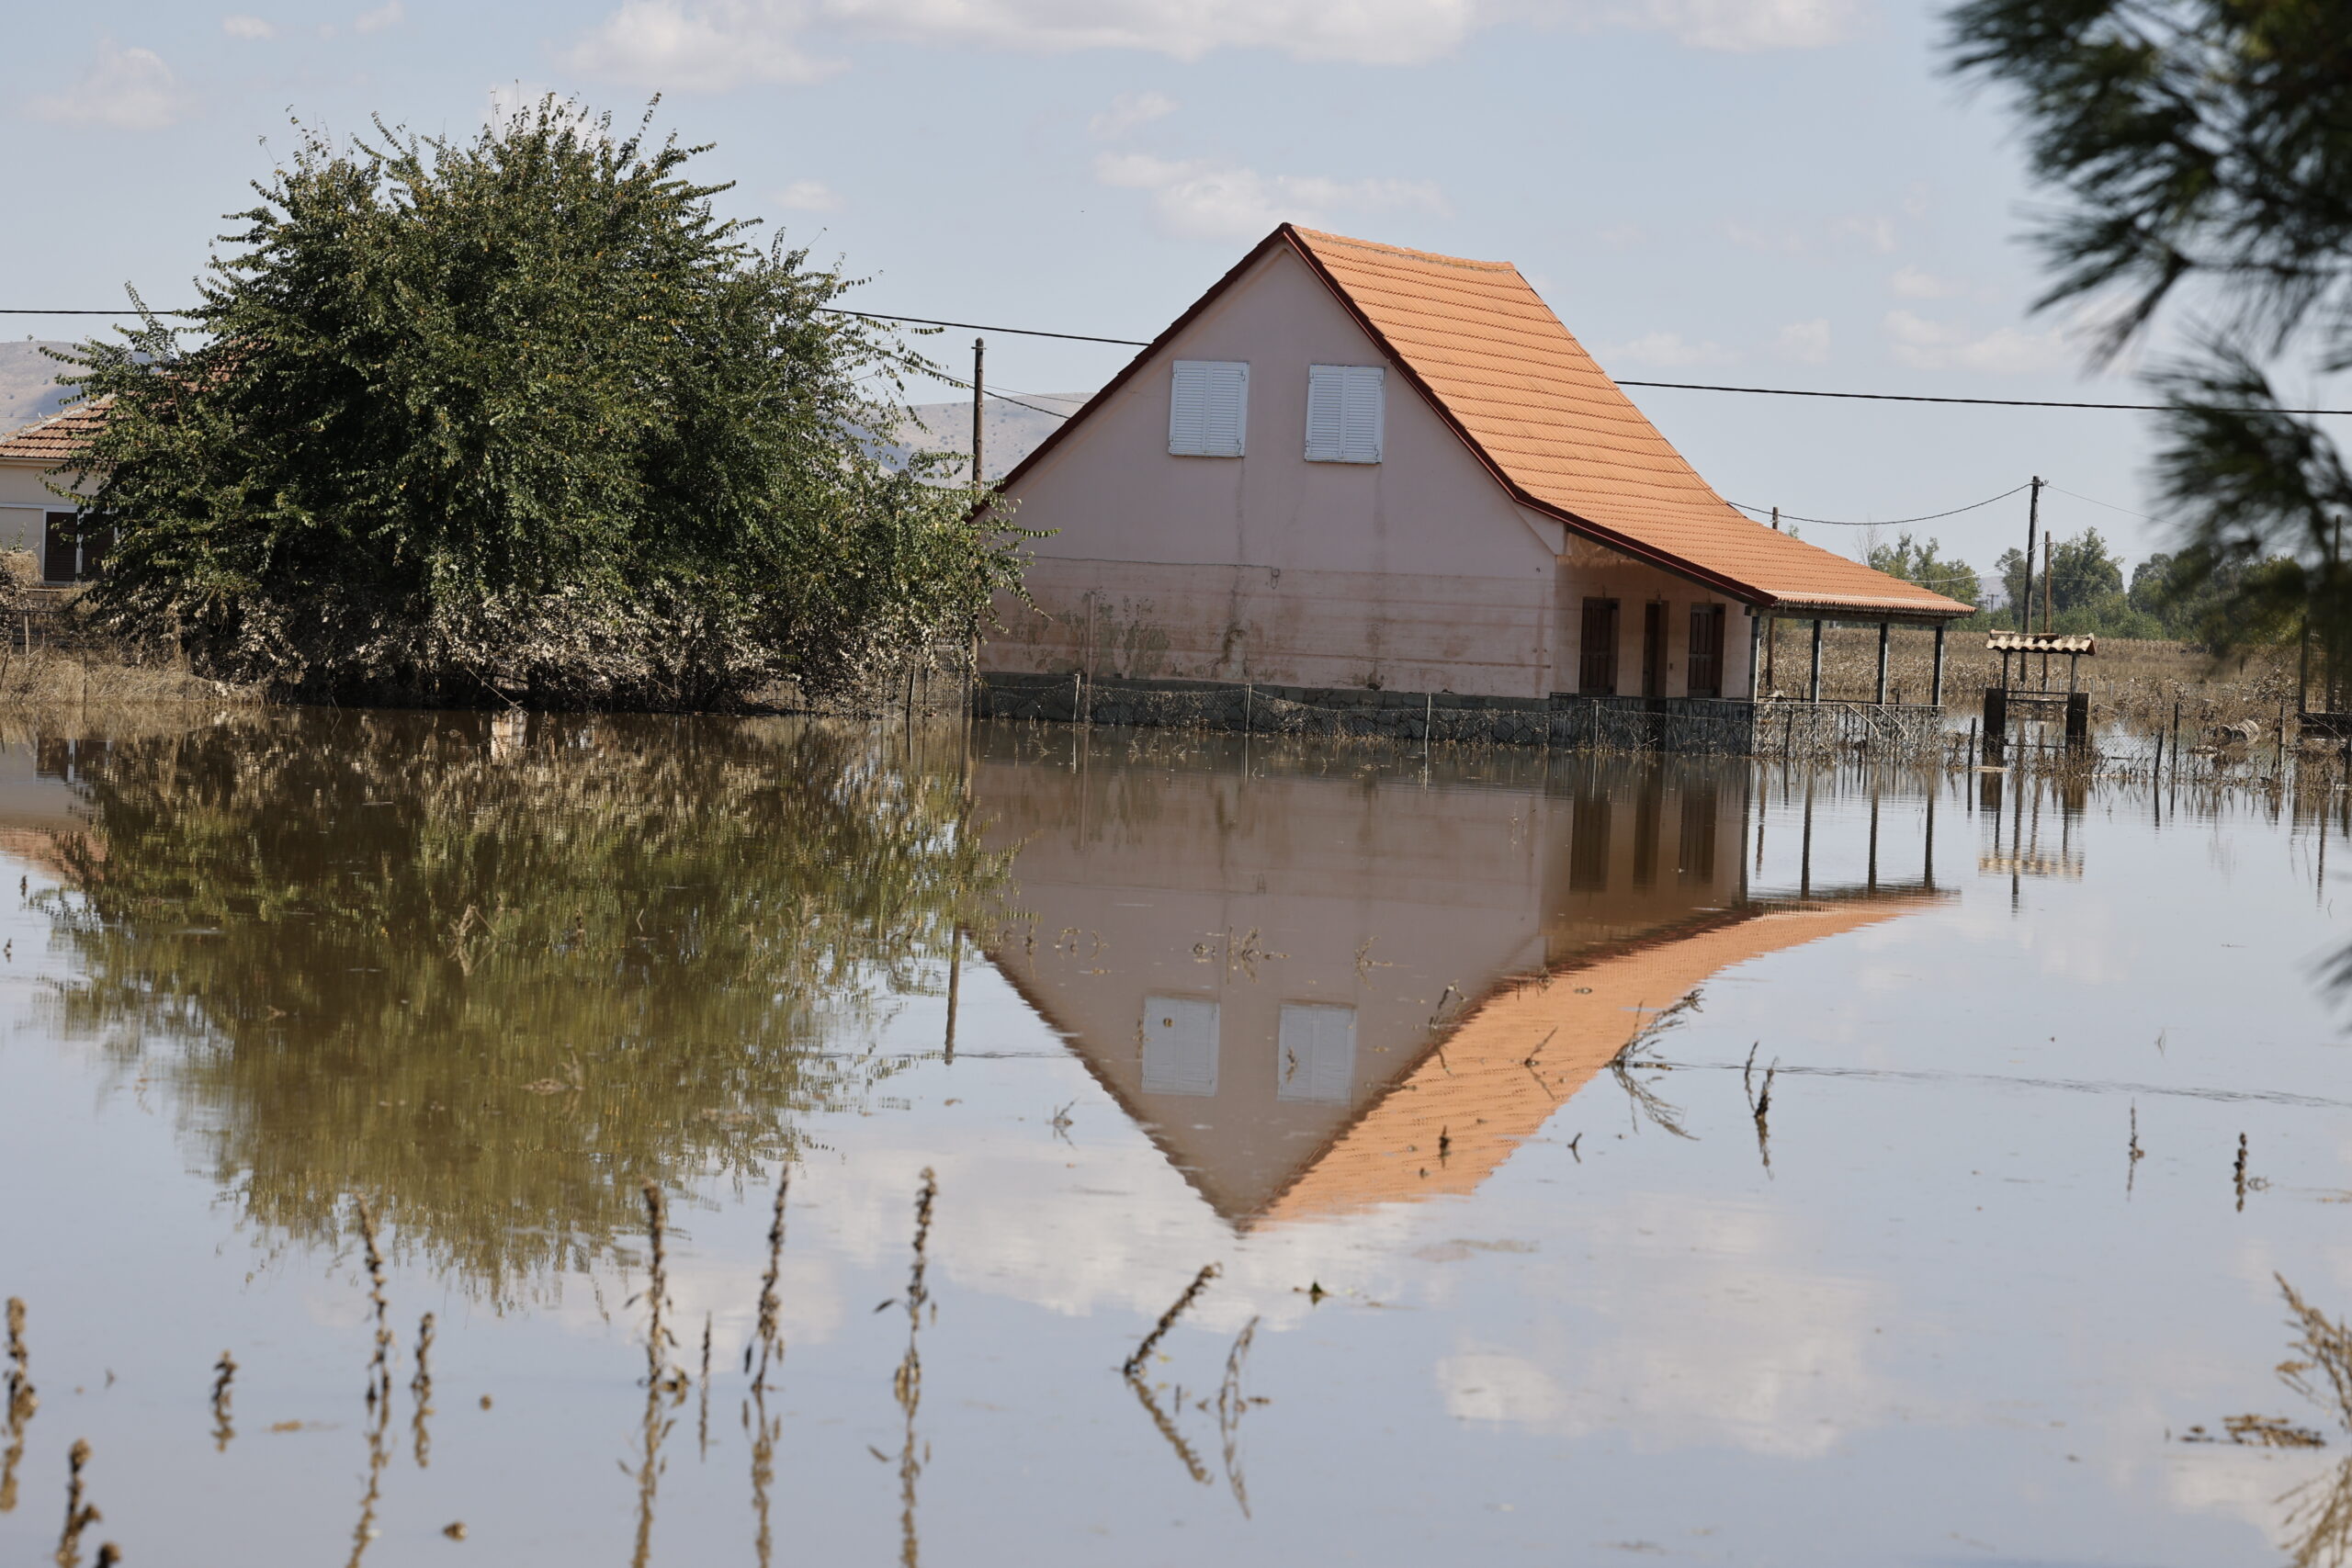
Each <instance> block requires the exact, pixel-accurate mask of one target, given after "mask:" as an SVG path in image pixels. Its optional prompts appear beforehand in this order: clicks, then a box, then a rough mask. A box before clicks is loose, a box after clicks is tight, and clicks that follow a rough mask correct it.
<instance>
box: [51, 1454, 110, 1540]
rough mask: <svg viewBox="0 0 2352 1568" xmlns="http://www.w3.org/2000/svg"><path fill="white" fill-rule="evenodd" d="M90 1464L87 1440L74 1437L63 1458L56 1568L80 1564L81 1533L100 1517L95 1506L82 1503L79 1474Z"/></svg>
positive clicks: (80, 1477)
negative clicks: (62, 1518) (62, 1502)
mask: <svg viewBox="0 0 2352 1568" xmlns="http://www.w3.org/2000/svg"><path fill="white" fill-rule="evenodd" d="M89 1462H90V1445H89V1442H88V1440H87V1439H86V1438H74V1447H73V1448H72V1449H71V1450H68V1451H67V1453H66V1455H65V1528H64V1529H62V1530H60V1531H58V1534H57V1568H75V1565H76V1564H78V1563H79V1562H81V1561H82V1532H83V1531H84V1530H85V1529H89V1528H90V1527H91V1526H92V1525H94V1524H96V1523H97V1522H98V1519H99V1517H100V1515H99V1513H98V1510H97V1509H96V1506H93V1505H91V1504H89V1503H87V1502H85V1501H84V1500H83V1495H82V1494H83V1488H82V1472H83V1470H84V1469H85V1467H86V1466H87V1465H88V1464H89Z"/></svg>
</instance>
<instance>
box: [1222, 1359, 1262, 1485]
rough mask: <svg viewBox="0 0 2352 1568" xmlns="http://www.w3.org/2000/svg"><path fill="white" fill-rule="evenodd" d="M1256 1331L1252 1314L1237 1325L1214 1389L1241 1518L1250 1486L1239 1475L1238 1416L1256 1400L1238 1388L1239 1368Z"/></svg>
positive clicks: (1227, 1470)
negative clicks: (1223, 1369)
mask: <svg viewBox="0 0 2352 1568" xmlns="http://www.w3.org/2000/svg"><path fill="white" fill-rule="evenodd" d="M1257 1333H1258V1320H1257V1319H1256V1318H1254V1317H1253V1318H1251V1319H1250V1321H1249V1322H1248V1323H1245V1324H1243V1325H1241V1332H1240V1334H1239V1335H1238V1336H1237V1337H1235V1339H1234V1341H1233V1348H1232V1349H1230V1350H1228V1351H1227V1352H1226V1355H1225V1381H1224V1382H1221V1383H1219V1384H1218V1385H1217V1391H1216V1427H1217V1435H1218V1436H1219V1437H1220V1438H1223V1439H1224V1444H1225V1479H1226V1481H1227V1483H1228V1484H1230V1485H1231V1486H1232V1488H1233V1500H1234V1501H1235V1502H1236V1503H1238V1504H1239V1505H1240V1506H1241V1517H1243V1518H1245V1519H1246V1518H1248V1517H1250V1488H1249V1487H1248V1486H1247V1485H1246V1484H1244V1483H1243V1481H1242V1479H1241V1417H1242V1416H1243V1414H1244V1413H1245V1412H1247V1411H1248V1410H1249V1408H1250V1405H1251V1404H1256V1403H1258V1402H1257V1401H1255V1400H1252V1399H1250V1398H1248V1397H1246V1396H1245V1395H1244V1394H1243V1393H1242V1392H1241V1368H1242V1364H1243V1363H1244V1362H1246V1361H1248V1360H1249V1359H1250V1342H1251V1340H1252V1339H1254V1338H1255V1337H1257Z"/></svg>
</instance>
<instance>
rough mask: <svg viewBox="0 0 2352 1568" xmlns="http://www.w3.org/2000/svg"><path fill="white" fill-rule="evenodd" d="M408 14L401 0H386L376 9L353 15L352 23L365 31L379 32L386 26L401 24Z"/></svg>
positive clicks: (392, 26) (394, 26)
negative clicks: (402, 6)
mask: <svg viewBox="0 0 2352 1568" xmlns="http://www.w3.org/2000/svg"><path fill="white" fill-rule="evenodd" d="M407 14H408V13H407V12H406V11H405V10H403V9H402V8H401V0H384V3H383V4H382V5H381V6H377V7H376V8H375V9H374V10H372V11H362V12H361V13H360V14H359V15H358V16H356V17H353V18H352V21H351V25H352V26H353V27H355V28H358V29H359V30H360V31H361V32H363V33H379V32H382V31H383V30H384V29H385V28H396V27H398V26H400V24H401V17H405V16H406V15H407Z"/></svg>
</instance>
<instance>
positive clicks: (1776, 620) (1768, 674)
mask: <svg viewBox="0 0 2352 1568" xmlns="http://www.w3.org/2000/svg"><path fill="white" fill-rule="evenodd" d="M1780 531H1781V509H1780V508H1779V507H1777V506H1776V507H1774V508H1772V532H1774V533H1775V534H1777V533H1779V532H1780ZM1780 650H1781V620H1780V617H1779V616H1777V615H1775V616H1774V617H1773V618H1772V624H1771V626H1770V627H1768V628H1767V629H1766V631H1765V633H1764V689H1765V690H1766V691H1768V692H1777V691H1779V690H1780V689H1781V682H1780V676H1779V675H1778V673H1777V672H1776V671H1777V667H1778V665H1779V663H1780V660H1779V659H1778V658H1776V657H1775V656H1776V655H1777V654H1778V653H1779V652H1780Z"/></svg>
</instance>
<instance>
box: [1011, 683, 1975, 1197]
mask: <svg viewBox="0 0 2352 1568" xmlns="http://www.w3.org/2000/svg"><path fill="white" fill-rule="evenodd" d="M1057 743H1058V737H1057V742H1049V743H1048V748H1049V750H1050V749H1051V747H1052V746H1053V745H1055V744H1057ZM981 744H982V751H981V756H980V758H979V760H978V764H977V766H976V768H975V770H974V784H973V789H974V795H975V807H976V816H977V818H978V820H979V822H980V823H981V824H982V825H983V829H982V830H983V831H984V833H985V834H986V835H987V837H988V840H989V847H990V848H992V849H997V850H1012V851H1015V852H1016V853H1017V858H1016V861H1015V863H1014V867H1013V880H1014V882H1015V884H1016V885H1017V887H1018V893H1017V895H1016V902H1017V905H1018V908H1019V911H1020V914H1019V916H1018V917H1017V918H1015V919H1010V920H1008V921H1006V922H1005V923H1003V924H1001V926H1000V927H999V928H998V929H997V930H995V931H991V932H987V933H983V936H984V945H985V946H986V948H987V950H988V954H989V958H990V960H991V961H992V962H993V963H994V964H995V965H996V966H997V967H998V969H999V970H1000V971H1001V973H1002V974H1003V975H1004V976H1006V977H1007V978H1008V979H1009V980H1010V981H1011V982H1012V984H1013V985H1014V986H1015V987H1017V988H1018V989H1019V990H1020V992H1021V993H1022V995H1023V997H1024V998H1026V999H1027V1000H1028V1002H1029V1003H1030V1005H1031V1006H1033V1007H1034V1008H1035V1010H1037V1012H1038V1013H1039V1014H1040V1015H1042V1016H1043V1017H1044V1018H1045V1019H1046V1021H1047V1022H1048V1023H1050V1024H1051V1025H1052V1026H1054V1027H1055V1028H1056V1029H1057V1031H1058V1032H1060V1033H1061V1034H1062V1036H1063V1038H1064V1039H1065V1040H1067V1041H1068V1042H1069V1046H1070V1048H1071V1049H1072V1050H1073V1051H1075V1052H1077V1053H1078V1055H1080V1058H1081V1059H1082V1060H1083V1061H1084V1062H1085V1063H1086V1065H1087V1066H1088V1068H1089V1069H1090V1070H1091V1072H1092V1073H1093V1074H1094V1076H1095V1077H1097V1078H1098V1079H1099V1080H1100V1081H1101V1082H1102V1084H1103V1088H1104V1089H1107V1090H1108V1091H1109V1092H1110V1094H1111V1095H1112V1096H1113V1098H1114V1099H1115V1100H1117V1101H1118V1102H1119V1103H1120V1105H1121V1106H1122V1107H1124V1108H1125V1110H1126V1111H1127V1113H1128V1114H1129V1115H1130V1116H1132V1117H1134V1118H1135V1120H1136V1122H1138V1123H1139V1124H1140V1125H1141V1126H1142V1127H1143V1128H1144V1129H1145V1130H1146V1131H1147V1132H1148V1134H1150V1136H1151V1137H1152V1138H1153V1140H1154V1141H1155V1142H1157V1143H1158V1144H1159V1146H1160V1148H1161V1149H1162V1150H1163V1152H1165V1153H1166V1155H1167V1156H1168V1157H1169V1159H1170V1161H1171V1162H1172V1163H1174V1164H1175V1165H1176V1167H1177V1168H1179V1169H1181V1170H1182V1172H1183V1173H1184V1175H1185V1177H1186V1178H1187V1179H1189V1180H1190V1181H1191V1182H1192V1183H1193V1186H1194V1187H1195V1188H1197V1189H1198V1190H1199V1191H1200V1192H1201V1194H1202V1195H1203V1197H1204V1198H1205V1199H1206V1200H1207V1201H1208V1202H1209V1203H1210V1205H1211V1206H1212V1207H1213V1208H1214V1209H1215V1210H1216V1212H1217V1213H1219V1214H1221V1215H1222V1216H1224V1217H1225V1219H1226V1220H1227V1221H1228V1222H1229V1223H1230V1224H1233V1225H1235V1226H1236V1227H1237V1228H1239V1229H1243V1230H1247V1229H1250V1228H1252V1227H1256V1226H1260V1225H1264V1224H1275V1223H1279V1222H1282V1221H1285V1220H1292V1219H1300V1218H1307V1217H1313V1216H1322V1215H1329V1214H1335V1213H1345V1212H1348V1211H1351V1210H1354V1209H1359V1208H1363V1207H1367V1206H1370V1205H1374V1204H1378V1203H1384V1202H1390V1201H1411V1200H1416V1199H1419V1198H1422V1197H1426V1196H1428V1195H1430V1194H1433V1193H1465V1192H1468V1191H1470V1190H1473V1189H1475V1188H1476V1186H1477V1185H1478V1184H1479V1183H1480V1182H1481V1181H1482V1180H1484V1179H1485V1178H1486V1177H1487V1174H1488V1173H1489V1172H1490V1171H1492V1170H1494V1169H1495V1168H1497V1167H1498V1166H1499V1165H1500V1164H1501V1163H1502V1162H1503V1161H1504V1160H1505V1159H1506V1158H1508V1157H1509V1156H1510V1153H1511V1151H1512V1150H1513V1149H1514V1148H1516V1147H1517V1146H1518V1145H1519V1144H1520V1143H1521V1141H1522V1140H1524V1139H1525V1138H1527V1137H1529V1136H1531V1135H1532V1134H1535V1133H1536V1132H1537V1130H1538V1129H1540V1128H1541V1127H1542V1126H1543V1124H1544V1122H1545V1120H1546V1119H1547V1118H1549V1117H1550V1115H1551V1114H1552V1112H1553V1111H1555V1110H1556V1109H1557V1108H1558V1106H1559V1105H1560V1104H1561V1103H1562V1102H1564V1101H1565V1100H1567V1099H1568V1097H1570V1096H1571V1095H1573V1094H1575V1093H1576V1092H1577V1090H1578V1089H1581V1088H1582V1087H1583V1086H1584V1085H1585V1084H1586V1083H1587V1082H1588V1081H1589V1080H1590V1079H1591V1078H1592V1077H1593V1076H1594V1075H1595V1074H1596V1073H1598V1072H1600V1070H1601V1069H1602V1068H1604V1067H1605V1066H1607V1065H1608V1063H1609V1061H1610V1059H1611V1057H1612V1056H1614V1055H1616V1053H1617V1052H1618V1050H1619V1048H1620V1047H1622V1046H1623V1044H1624V1043H1625V1042H1626V1040H1627V1038H1628V1037H1629V1036H1630V1035H1631V1034H1632V1033H1633V1032H1634V1031H1635V1030H1637V1029H1638V1028H1639V1027H1640V1026H1641V1024H1642V1022H1643V1021H1644V1019H1645V1017H1646V1016H1647V1015H1648V1014H1650V1013H1653V1012H1655V1011H1656V1010H1659V1009H1662V1008H1665V1007H1667V1006H1668V1005H1670V1004H1671V1003H1673V1002H1674V1001H1675V1000H1676V999H1678V998H1680V997H1682V996H1684V995H1685V994H1687V993H1688V992H1690V991H1691V989H1693V988H1694V987H1698V986H1700V985H1701V984H1702V983H1703V982H1704V981H1706V980H1707V979H1708V978H1709V976H1713V975H1714V974H1716V973H1718V972H1719V971H1721V970H1723V969H1724V968H1725V967H1727V966H1728V965H1731V964H1737V963H1740V962H1741V961H1743V960H1746V959H1749V958H1754V957H1757V956H1759V955H1761V954H1764V953H1774V952H1778V951H1780V950H1781V949H1784V948H1788V947H1792V946H1795V945H1797V944H1799V943H1801V942H1811V941H1814V940H1816V939H1818V938H1821V937H1825V936H1829V935H1832V934H1835V933H1838V932H1841V931H1852V930H1855V929H1857V928H1859V927H1862V926H1866V925H1871V924H1874V923H1876V922H1878V921H1882V920H1885V919H1893V918H1894V917H1897V916H1899V915H1902V914H1905V913H1907V912H1909V911H1911V910H1913V909H1916V908H1920V907H1922V906H1923V904H1924V903H1926V902H1927V901H1928V900H1929V899H1931V898H1933V897H1935V893H1934V888H1933V884H1932V877H1931V875H1930V874H1928V871H1927V869H1926V866H1925V865H1923V867H1922V872H1921V874H1920V875H1918V876H1917V877H1915V878H1912V879H1910V880H1908V881H1902V880H1893V881H1890V880H1883V879H1881V878H1880V877H1879V876H1878V874H1877V872H1876V866H1875V858H1874V857H1875V842H1876V834H1875V830H1874V829H1873V832H1872V840H1871V841H1872V844H1873V864H1872V868H1871V874H1870V876H1869V878H1868V879H1867V881H1860V880H1858V881H1857V882H1856V883H1855V884H1853V885H1851V886H1845V887H1842V888H1841V887H1838V886H1828V885H1826V884H1825V883H1824V881H1823V880H1822V879H1821V878H1820V877H1818V876H1817V875H1815V872H1814V868H1813V866H1812V864H1811V854H1812V834H1811V832H1810V831H1807V832H1805V833H1804V837H1803V839H1802V840H1801V842H1802V852H1804V854H1805V855H1806V857H1807V859H1806V863H1804V865H1803V866H1802V868H1798V874H1797V875H1796V876H1794V877H1792V878H1791V882H1792V886H1793V885H1802V886H1804V887H1805V888H1806V889H1807V890H1808V894H1809V896H1807V897H1802V898H1797V897H1786V898H1771V897H1757V896H1754V895H1752V894H1751V891H1750V887H1749V883H1748V873H1747V864H1748V849H1749V822H1750V818H1751V801H1750V790H1751V784H1750V780H1751V776H1752V775H1751V771H1750V768H1749V766H1748V764H1746V763H1742V762H1726V761H1715V760H1709V759H1702V758H1646V759H1614V760H1600V759H1589V758H1561V757H1551V758H1546V757H1544V755H1542V754H1541V753H1538V754H1536V755H1534V756H1532V757H1528V756H1519V755H1506V756H1497V755H1495V754H1491V753H1490V754H1488V755H1487V756H1484V757H1476V758H1472V759H1465V760H1460V761H1438V762H1436V763H1434V764H1433V765H1430V766H1426V767H1425V766H1424V765H1423V764H1422V762H1421V761H1419V760H1417V759H1416V760H1400V759H1398V758H1397V757H1395V756H1393V755H1389V756H1385V757H1382V758H1380V759H1378V760H1374V759H1372V758H1371V757H1369V756H1367V757H1366V758H1365V759H1364V760H1363V761H1354V760H1351V758H1350V757H1349V756H1348V754H1347V753H1344V752H1334V751H1331V750H1316V751H1301V750H1284V749H1282V748H1279V747H1277V748H1272V749H1270V748H1269V747H1268V746H1267V745H1265V744H1263V743H1260V744H1259V745H1257V746H1256V747H1255V748H1254V750H1252V749H1250V746H1249V743H1248V742H1246V741H1245V740H1244V739H1241V738H1238V737H1218V738H1216V739H1209V740H1202V741H1179V740H1175V739H1172V738H1169V737H1164V736H1152V737H1148V738H1145V739H1132V738H1130V737H1127V736H1116V737H1113V736H1098V737H1095V738H1092V739H1091V740H1079V739H1073V740H1072V741H1071V742H1070V744H1071V746H1072V747H1074V748H1076V750H1073V751H1072V752H1071V753H1070V761H1069V765H1068V766H1067V767H1065V768H1063V769H1060V770H1056V769H1052V768H1050V767H1040V766H1039V765H1038V761H1039V759H1038V758H1037V757H1035V756H1033V755H1031V754H1030V753H1031V751H1032V750H1033V749H1034V748H1035V742H1034V741H1033V740H1032V739H1030V738H1029V737H1028V735H1027V734H1025V733H1024V732H1022V731H1016V730H1012V729H1010V728H1006V729H999V730H995V731H993V732H992V733H987V734H985V735H984V739H983V740H982V743H981ZM1931 809H1932V807H1930V810H1931ZM1874 819H1875V818H1874V816H1873V820H1874ZM1930 821H1932V818H1930Z"/></svg>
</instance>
